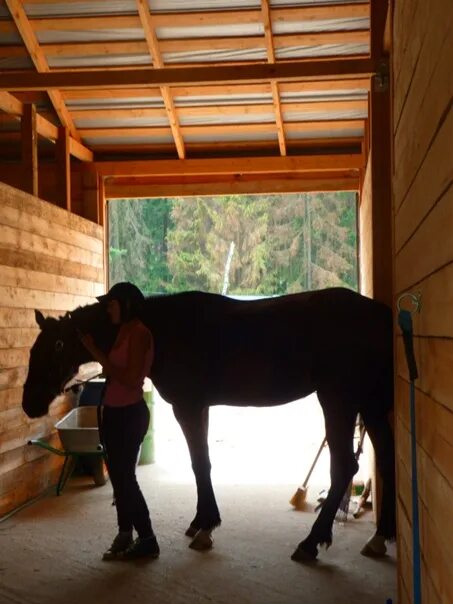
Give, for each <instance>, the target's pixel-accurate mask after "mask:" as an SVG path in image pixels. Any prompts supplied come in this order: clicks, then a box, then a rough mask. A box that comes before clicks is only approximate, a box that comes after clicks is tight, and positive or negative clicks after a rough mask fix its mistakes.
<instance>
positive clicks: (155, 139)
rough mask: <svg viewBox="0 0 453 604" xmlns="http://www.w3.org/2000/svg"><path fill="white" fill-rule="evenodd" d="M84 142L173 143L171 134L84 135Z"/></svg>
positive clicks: (119, 143)
mask: <svg viewBox="0 0 453 604" xmlns="http://www.w3.org/2000/svg"><path fill="white" fill-rule="evenodd" d="M82 140H83V142H84V143H85V144H86V145H88V146H90V145H147V144H148V145H150V146H152V145H165V144H166V143H173V142H174V139H173V137H172V135H171V134H169V135H168V136H152V137H151V136H126V137H124V136H96V137H94V136H84V137H83V138H82Z"/></svg>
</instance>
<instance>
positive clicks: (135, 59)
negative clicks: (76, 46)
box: [46, 53, 152, 67]
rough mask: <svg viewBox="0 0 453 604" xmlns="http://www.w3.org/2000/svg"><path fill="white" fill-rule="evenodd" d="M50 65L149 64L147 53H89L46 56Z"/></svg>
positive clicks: (102, 65)
mask: <svg viewBox="0 0 453 604" xmlns="http://www.w3.org/2000/svg"><path fill="white" fill-rule="evenodd" d="M46 58H47V62H48V64H49V66H50V67H120V66H124V67H127V66H129V65H130V66H133V65H151V64H152V60H151V57H150V55H149V53H148V54H143V55H90V56H85V57H53V56H47V57H46Z"/></svg>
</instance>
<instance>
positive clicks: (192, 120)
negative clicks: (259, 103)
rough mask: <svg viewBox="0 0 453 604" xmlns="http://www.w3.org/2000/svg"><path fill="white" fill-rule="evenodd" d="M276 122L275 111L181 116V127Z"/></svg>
mask: <svg viewBox="0 0 453 604" xmlns="http://www.w3.org/2000/svg"><path fill="white" fill-rule="evenodd" d="M269 122H275V114H274V112H273V111H270V112H269V113H240V114H222V113H217V114H215V115H181V116H179V123H180V124H181V126H214V125H222V124H267V123H269Z"/></svg>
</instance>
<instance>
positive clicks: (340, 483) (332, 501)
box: [291, 393, 358, 562]
mask: <svg viewBox="0 0 453 604" xmlns="http://www.w3.org/2000/svg"><path fill="white" fill-rule="evenodd" d="M318 398H319V400H320V402H321V405H322V408H323V411H324V417H325V422H326V436H327V442H328V444H329V448H330V478H331V484H330V489H329V493H328V495H327V498H326V500H325V502H324V503H323V506H322V508H321V511H320V512H319V515H318V517H317V519H316V521H315V523H314V524H313V526H312V529H311V531H310V534H309V535H308V537H307V538H306V539H304V541H301V543H299V545H298V547H297V549H296V551H295V552H294V553H293V555H292V556H291V559H292V560H297V561H298V562H306V561H310V560H315V559H316V556H317V555H318V545H319V544H326V546H327V547H329V546H330V545H331V544H332V525H333V521H334V518H335V514H336V512H337V510H338V506H339V505H340V502H341V499H342V497H343V496H344V494H345V492H346V489H347V487H348V485H349V483H350V481H351V479H352V477H353V476H354V474H355V473H356V472H357V470H358V464H357V461H356V459H355V457H354V446H353V437H354V427H355V421H356V417H357V412H356V411H355V410H353V409H352V408H351V407H349V406H346V405H344V404H342V401H341V400H335V395H331V396H330V397H329V399H328V401H327V398H326V399H323V398H322V397H321V395H320V393H318Z"/></svg>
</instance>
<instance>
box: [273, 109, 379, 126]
mask: <svg viewBox="0 0 453 604" xmlns="http://www.w3.org/2000/svg"><path fill="white" fill-rule="evenodd" d="M366 116H367V112H366V111H361V110H359V109H341V110H337V111H333V110H330V111H323V110H319V111H300V110H297V111H291V109H289V108H288V109H287V108H286V106H284V107H283V119H284V120H285V121H286V122H312V121H313V122H316V121H319V120H356V119H364V118H366Z"/></svg>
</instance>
